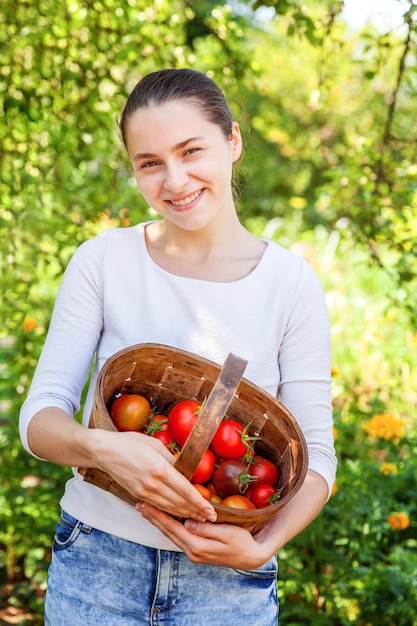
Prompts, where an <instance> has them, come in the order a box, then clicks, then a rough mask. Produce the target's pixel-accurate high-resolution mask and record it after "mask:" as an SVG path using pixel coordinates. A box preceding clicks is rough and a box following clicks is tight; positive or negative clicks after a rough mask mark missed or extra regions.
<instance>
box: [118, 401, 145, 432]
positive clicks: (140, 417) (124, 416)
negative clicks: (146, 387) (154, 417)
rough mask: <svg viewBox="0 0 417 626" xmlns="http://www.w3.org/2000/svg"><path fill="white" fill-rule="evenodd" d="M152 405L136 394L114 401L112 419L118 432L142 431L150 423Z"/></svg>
mask: <svg viewBox="0 0 417 626" xmlns="http://www.w3.org/2000/svg"><path fill="white" fill-rule="evenodd" d="M150 412H151V405H150V404H149V402H148V400H147V399H146V398H144V396H140V395H138V394H135V393H129V394H123V395H121V396H119V397H118V398H116V399H115V400H114V401H113V404H112V405H111V409H110V415H111V418H112V420H113V422H114V424H115V426H116V428H117V429H118V430H121V431H127V430H135V431H140V430H142V429H143V427H144V426H145V424H146V423H147V422H148V418H149V415H150Z"/></svg>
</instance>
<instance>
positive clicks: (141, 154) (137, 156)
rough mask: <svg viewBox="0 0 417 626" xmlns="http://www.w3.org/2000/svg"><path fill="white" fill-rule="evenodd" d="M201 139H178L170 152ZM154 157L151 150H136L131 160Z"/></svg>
mask: <svg viewBox="0 0 417 626" xmlns="http://www.w3.org/2000/svg"><path fill="white" fill-rule="evenodd" d="M202 139H204V137H190V138H189V139H185V140H184V141H180V142H179V143H176V144H175V146H173V147H172V152H176V151H177V150H182V149H183V148H185V147H186V146H187V145H188V144H189V143H191V142H193V141H201V140H202ZM156 157H157V155H156V154H153V153H152V152H138V153H137V154H135V156H134V157H133V160H134V161H140V160H141V159H154V158H156Z"/></svg>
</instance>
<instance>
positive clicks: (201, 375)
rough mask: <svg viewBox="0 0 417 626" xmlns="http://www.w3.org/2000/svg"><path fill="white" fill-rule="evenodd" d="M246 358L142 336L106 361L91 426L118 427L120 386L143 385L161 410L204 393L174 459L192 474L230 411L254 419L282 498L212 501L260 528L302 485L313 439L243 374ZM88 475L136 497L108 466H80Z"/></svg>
mask: <svg viewBox="0 0 417 626" xmlns="http://www.w3.org/2000/svg"><path fill="white" fill-rule="evenodd" d="M245 367H246V361H244V360H242V359H241V358H239V357H237V356H235V355H232V354H230V355H229V357H228V358H227V359H226V361H225V363H224V365H223V367H221V366H219V365H217V364H216V363H213V362H212V361H209V360H207V359H203V358H201V357H197V356H196V355H194V354H191V353H189V352H185V351H184V350H179V349H176V348H172V347H170V346H164V345H161V344H151V343H145V344H138V345H135V346H131V347H130V348H126V349H124V350H121V351H120V352H118V353H116V354H115V355H113V356H112V357H111V358H110V359H108V360H107V361H106V363H105V364H104V366H103V368H102V369H101V371H100V373H99V376H98V379H97V383H96V387H95V393H94V401H93V409H92V412H91V417H90V428H103V429H105V430H113V431H116V430H117V429H116V427H115V425H114V424H113V421H112V419H111V417H110V415H109V411H108V407H109V406H110V404H111V402H112V400H113V398H114V396H115V395H116V394H120V393H138V394H141V395H144V396H145V397H146V398H148V400H149V402H150V404H151V406H157V407H158V410H159V412H161V413H163V414H167V413H168V411H169V410H170V409H171V408H172V407H173V406H174V405H175V404H176V403H177V402H180V401H181V400H187V399H190V398H195V399H197V400H199V401H201V402H202V401H203V400H206V403H205V407H204V409H203V411H202V412H201V414H200V416H199V419H198V421H197V423H196V425H195V427H194V429H193V431H192V433H191V434H190V436H189V438H188V440H187V441H186V443H185V444H184V446H183V448H182V451H181V454H180V456H179V458H178V459H177V461H176V463H175V467H176V468H177V469H178V470H179V471H181V472H182V473H183V474H184V475H185V476H186V477H187V478H190V477H191V476H192V475H193V473H194V470H195V468H196V467H197V464H198V462H199V460H200V458H201V456H202V454H203V453H204V451H205V450H206V449H207V448H208V447H209V445H210V442H211V440H212V438H213V436H214V433H215V432H216V430H217V427H218V425H219V424H220V422H221V421H222V419H223V417H224V415H225V414H226V412H227V417H229V418H231V419H234V420H236V421H237V422H239V423H240V424H242V425H246V424H248V423H250V427H249V434H250V435H259V436H260V438H261V439H260V441H259V442H257V443H256V451H257V453H258V454H261V455H263V456H265V457H266V458H268V459H269V460H271V461H273V462H274V463H275V464H276V465H277V466H278V468H279V480H278V485H277V488H278V489H279V491H280V494H281V495H280V499H279V500H278V501H277V502H276V503H274V504H273V505H271V506H268V507H265V508H262V509H255V510H243V509H233V508H230V507H227V506H222V505H221V504H216V505H214V506H215V508H216V511H217V523H230V524H237V525H239V526H243V527H244V528H247V529H248V530H249V531H250V532H252V533H255V532H257V531H258V530H260V528H262V527H263V526H264V525H265V524H266V522H267V521H268V519H269V518H270V517H271V516H272V515H274V514H275V513H276V512H277V511H278V510H279V509H281V508H282V507H284V506H285V505H286V504H287V503H288V502H289V501H290V499H291V498H292V497H293V496H294V495H295V494H296V492H297V491H298V490H299V488H300V487H301V485H302V483H303V481H304V478H305V475H306V472H307V446H306V443H305V439H304V436H303V433H302V431H301V429H300V427H299V426H298V424H297V422H296V420H295V418H294V417H293V416H292V415H291V413H290V412H289V411H288V410H287V409H286V408H285V407H284V406H283V405H282V404H281V403H280V402H278V401H277V400H276V399H275V398H274V397H272V396H271V395H269V394H267V393H266V392H265V391H263V390H262V389H261V388H260V387H258V386H257V385H255V384H253V383H251V382H250V381H248V380H247V379H245V378H242V375H243V372H244V369H245ZM79 471H80V473H81V474H82V475H83V476H84V480H86V481H87V482H90V483H92V484H94V485H96V486H98V487H100V488H102V489H105V490H107V491H109V492H111V493H113V494H115V495H117V496H118V497H120V498H122V499H123V500H125V501H127V502H129V503H131V504H136V502H137V500H136V499H135V498H134V497H133V496H132V495H131V494H129V493H128V492H127V491H126V490H125V489H123V488H122V487H121V486H120V485H118V484H117V483H116V482H115V481H114V480H113V479H112V478H111V477H110V476H109V475H108V474H106V473H104V472H102V471H100V470H96V469H94V468H90V469H80V470H79Z"/></svg>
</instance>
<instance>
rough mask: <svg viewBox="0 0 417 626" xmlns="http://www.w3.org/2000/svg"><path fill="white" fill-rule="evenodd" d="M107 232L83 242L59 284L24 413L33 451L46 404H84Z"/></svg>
mask: <svg viewBox="0 0 417 626" xmlns="http://www.w3.org/2000/svg"><path fill="white" fill-rule="evenodd" d="M105 244H106V237H105V236H103V235H102V236H98V237H95V238H94V239H91V240H89V241H87V242H85V243H83V244H82V245H81V246H80V247H79V248H78V249H77V250H76V252H75V254H74V256H73V257H72V259H71V261H70V263H69V265H68V267H67V269H66V271H65V274H64V277H63V280H62V282H61V285H60V288H59V290H58V295H57V298H56V301H55V305H54V309H53V313H52V317H51V323H50V326H49V329H48V334H47V337H46V340H45V344H44V347H43V350H42V353H41V356H40V358H39V361H38V364H37V367H36V370H35V373H34V376H33V380H32V383H31V386H30V389H29V393H28V396H27V398H26V400H25V402H24V404H23V405H22V408H21V411H20V419H19V429H20V437H21V440H22V444H23V446H24V448H25V449H26V450H27V451H28V452H29V453H30V454H32V455H33V456H36V455H34V454H33V452H32V451H31V449H30V447H29V444H28V438H27V431H28V426H29V423H30V421H31V419H32V417H33V416H34V415H35V414H36V413H37V412H38V411H40V410H41V409H44V408H47V407H57V408H60V409H63V410H64V411H66V412H67V413H68V414H69V415H71V416H74V415H75V414H76V413H77V412H78V411H79V408H80V402H81V393H82V390H83V388H84V385H85V383H86V380H87V377H88V374H89V371H90V367H91V365H92V362H93V359H94V354H95V351H96V349H97V344H98V341H99V338H100V334H101V332H102V328H103V313H102V311H103V307H102V275H101V259H102V256H103V249H104V246H105Z"/></svg>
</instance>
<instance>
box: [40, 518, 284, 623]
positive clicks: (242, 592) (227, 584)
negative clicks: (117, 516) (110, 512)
mask: <svg viewBox="0 0 417 626" xmlns="http://www.w3.org/2000/svg"><path fill="white" fill-rule="evenodd" d="M276 574H277V563H276V559H275V558H272V559H270V561H269V562H268V563H266V564H265V565H264V566H263V567H261V568H259V569H258V570H253V571H243V570H234V569H228V568H225V567H216V566H211V565H195V564H193V563H191V561H189V559H188V558H187V557H186V556H185V554H183V553H182V552H174V551H170V550H156V549H154V548H148V547H146V546H142V545H140V544H136V543H132V542H130V541H126V540H124V539H120V538H118V537H114V536H113V535H109V534H107V533H103V532H101V531H98V530H95V529H94V528H91V526H87V525H86V524H83V523H81V522H79V521H77V520H76V519H74V518H73V517H71V516H70V515H68V514H67V513H62V515H61V519H60V521H59V524H58V525H57V530H56V535H55V541H54V549H53V557H52V563H51V566H50V568H49V579H48V590H47V593H46V599H45V625H46V626H119V625H120V626H133V625H135V626H137V625H140V624H143V625H145V624H146V625H147V626H161V625H167V626H241V625H242V624H249V625H251V626H252V625H255V624H256V626H276V625H277V623H278V598H277V582H276Z"/></svg>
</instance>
